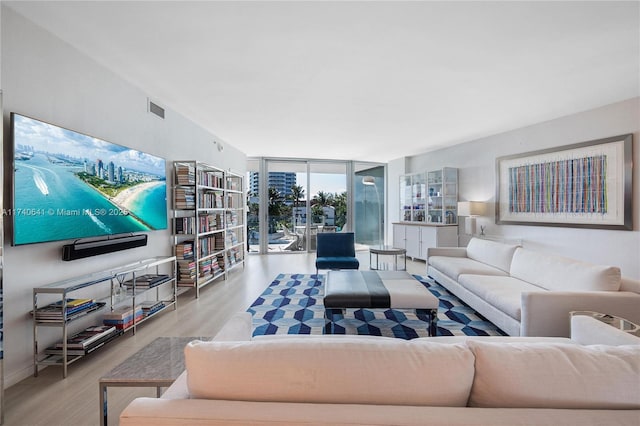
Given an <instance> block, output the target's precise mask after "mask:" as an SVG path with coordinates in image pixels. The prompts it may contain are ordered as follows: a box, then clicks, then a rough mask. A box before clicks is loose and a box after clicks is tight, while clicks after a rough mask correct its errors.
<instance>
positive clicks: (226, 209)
mask: <svg viewBox="0 0 640 426" xmlns="http://www.w3.org/2000/svg"><path fill="white" fill-rule="evenodd" d="M174 170H175V184H174V189H173V202H174V206H173V211H174V216H173V235H174V244H175V254H176V257H177V259H178V260H177V267H178V272H177V276H178V286H180V287H183V288H194V289H195V294H196V297H199V296H200V289H201V288H202V287H204V286H206V285H208V284H210V283H212V282H214V281H215V280H217V279H218V278H226V276H227V274H228V272H229V271H230V270H232V269H234V268H236V267H237V266H239V265H243V266H244V261H245V255H246V251H245V249H244V247H245V241H246V239H245V238H246V237H245V232H244V228H245V227H244V217H245V214H244V183H243V177H242V176H240V175H236V174H233V173H231V172H228V171H225V170H222V169H219V168H217V167H214V166H210V165H208V164H204V163H201V162H198V161H175V162H174Z"/></svg>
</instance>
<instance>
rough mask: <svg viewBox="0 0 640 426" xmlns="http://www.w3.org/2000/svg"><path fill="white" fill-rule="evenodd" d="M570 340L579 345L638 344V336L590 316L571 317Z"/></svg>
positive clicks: (639, 342)
mask: <svg viewBox="0 0 640 426" xmlns="http://www.w3.org/2000/svg"><path fill="white" fill-rule="evenodd" d="M571 340H573V341H574V342H576V343H578V344H581V345H610V346H620V345H640V337H638V336H634V335H633V334H631V333H627V332H626V331H622V330H620V329H618V328H616V327H613V326H611V325H609V324H605V323H604V322H602V321H600V320H598V319H596V318H593V317H590V316H588V315H573V316H572V317H571Z"/></svg>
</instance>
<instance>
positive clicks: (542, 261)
mask: <svg viewBox="0 0 640 426" xmlns="http://www.w3.org/2000/svg"><path fill="white" fill-rule="evenodd" d="M427 275H429V276H430V277H432V278H434V279H435V280H436V281H437V282H438V283H439V284H441V285H442V286H444V287H445V288H446V289H447V290H449V291H451V292H452V293H453V294H455V295H456V296H458V297H459V298H460V299H461V300H463V301H464V302H465V303H467V304H468V305H469V306H471V307H472V308H473V309H475V310H476V311H477V312H478V313H480V314H481V315H483V316H484V317H485V318H487V319H488V320H489V321H491V322H492V323H494V324H495V325H496V326H498V327H499V328H500V329H502V330H503V331H504V332H506V333H507V334H509V335H510V336H562V337H566V336H569V329H570V325H569V322H570V321H569V312H571V311H583V310H586V311H596V312H603V313H607V314H611V315H617V316H620V317H623V318H627V319H629V320H631V321H633V322H636V323H640V282H639V281H635V280H631V279H626V278H622V277H621V274H620V269H619V268H617V267H614V266H601V265H593V264H589V263H585V262H580V261H578V260H574V259H569V258H566V257H560V256H555V255H551V254H546V253H542V252H539V251H534V250H530V249H526V248H523V247H520V246H517V245H512V244H505V243H500V242H496V241H490V240H485V239H479V238H472V239H471V241H470V242H469V244H468V245H467V247H437V248H429V249H428V250H427Z"/></svg>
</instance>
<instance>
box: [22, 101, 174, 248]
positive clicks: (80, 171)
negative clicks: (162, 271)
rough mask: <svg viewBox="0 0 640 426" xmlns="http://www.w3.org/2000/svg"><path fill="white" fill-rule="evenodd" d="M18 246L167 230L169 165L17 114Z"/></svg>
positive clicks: (137, 152) (139, 153)
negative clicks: (167, 178)
mask: <svg viewBox="0 0 640 426" xmlns="http://www.w3.org/2000/svg"><path fill="white" fill-rule="evenodd" d="M12 129H13V142H14V146H13V147H14V173H13V182H14V194H13V195H14V203H13V209H12V211H11V214H12V215H13V224H14V227H13V231H14V232H13V242H14V244H16V245H18V244H30V243H38V242H45V241H59V240H69V239H78V238H85V237H98V236H105V235H114V234H122V233H131V232H139V231H151V230H157V229H166V227H167V185H166V168H165V160H164V159H162V158H159V157H155V156H153V155H149V154H146V153H144V152H140V151H136V150H133V149H129V148H126V147H124V146H121V145H116V144H112V143H109V142H106V141H103V140H101V139H97V138H93V137H90V136H87V135H84V134H81V133H77V132H74V131H71V130H68V129H64V128H61V127H58V126H54V125H51V124H48V123H44V122H42V121H39V120H35V119H32V118H29V117H25V116H22V115H19V114H12Z"/></svg>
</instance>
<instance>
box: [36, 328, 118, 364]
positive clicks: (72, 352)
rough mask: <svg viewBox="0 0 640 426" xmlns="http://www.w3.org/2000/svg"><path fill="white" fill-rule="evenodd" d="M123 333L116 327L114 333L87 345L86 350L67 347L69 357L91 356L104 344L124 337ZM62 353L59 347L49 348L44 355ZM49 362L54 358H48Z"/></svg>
mask: <svg viewBox="0 0 640 426" xmlns="http://www.w3.org/2000/svg"><path fill="white" fill-rule="evenodd" d="M123 333H124V331H123V330H118V329H117V328H116V327H114V330H113V332H111V333H109V334H106V335H104V336H102V337H101V338H99V339H98V340H95V341H93V342H92V343H90V344H89V345H87V347H85V348H69V347H67V356H78V355H86V354H89V353H91V352H93V351H94V350H96V349H98V348H100V347H102V346H103V345H104V344H106V343H108V342H110V341H111V340H113V339H115V338H116V337H118V336H120V335H122V334H123ZM62 352H63V349H62V347H58V346H57V345H56V346H52V347H49V348H47V349H45V351H44V353H45V354H46V355H62ZM47 360H48V361H51V360H52V358H47Z"/></svg>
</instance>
